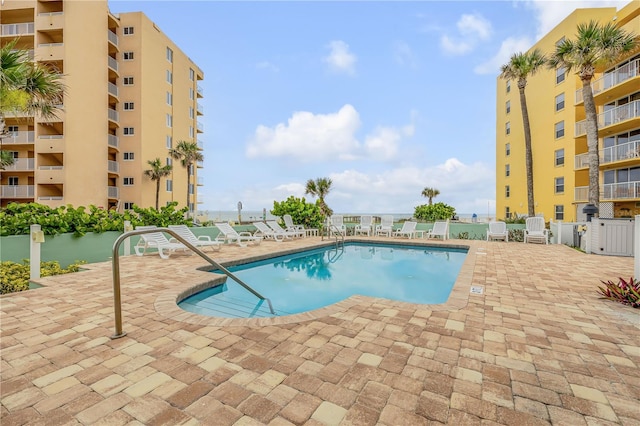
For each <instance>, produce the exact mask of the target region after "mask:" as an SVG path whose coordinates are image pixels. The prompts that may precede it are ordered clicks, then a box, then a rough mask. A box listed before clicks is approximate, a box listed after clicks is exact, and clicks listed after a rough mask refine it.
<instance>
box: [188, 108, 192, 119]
mask: <svg viewBox="0 0 640 426" xmlns="http://www.w3.org/2000/svg"><path fill="white" fill-rule="evenodd" d="M189 118H193V107H189Z"/></svg>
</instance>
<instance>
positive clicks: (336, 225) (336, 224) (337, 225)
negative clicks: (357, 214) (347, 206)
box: [329, 214, 347, 235]
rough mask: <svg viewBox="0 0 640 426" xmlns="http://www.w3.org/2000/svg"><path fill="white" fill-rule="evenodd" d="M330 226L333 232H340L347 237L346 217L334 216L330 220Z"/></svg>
mask: <svg viewBox="0 0 640 426" xmlns="http://www.w3.org/2000/svg"><path fill="white" fill-rule="evenodd" d="M329 226H330V227H331V229H330V231H331V232H339V233H340V234H342V235H347V227H346V226H345V225H344V217H343V216H342V215H341V214H334V215H333V216H331V217H330V218H329Z"/></svg>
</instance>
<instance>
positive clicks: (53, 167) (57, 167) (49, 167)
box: [38, 166, 64, 170]
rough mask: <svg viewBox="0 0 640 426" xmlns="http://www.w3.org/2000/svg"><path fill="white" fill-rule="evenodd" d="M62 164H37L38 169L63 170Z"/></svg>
mask: <svg viewBox="0 0 640 426" xmlns="http://www.w3.org/2000/svg"><path fill="white" fill-rule="evenodd" d="M63 169H64V166H38V170H63Z"/></svg>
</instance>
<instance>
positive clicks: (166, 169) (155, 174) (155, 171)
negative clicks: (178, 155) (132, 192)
mask: <svg viewBox="0 0 640 426" xmlns="http://www.w3.org/2000/svg"><path fill="white" fill-rule="evenodd" d="M147 164H149V165H150V166H151V168H150V169H148V170H145V171H144V175H145V176H147V177H148V178H149V179H151V180H155V181H156V210H158V201H159V199H160V179H162V178H163V177H167V176H169V175H170V174H171V169H172V167H171V165H169V164H167V165H166V166H163V165H162V162H161V161H160V159H159V158H156V159H155V160H149V161H147Z"/></svg>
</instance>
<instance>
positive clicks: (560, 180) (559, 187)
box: [555, 177, 564, 194]
mask: <svg viewBox="0 0 640 426" xmlns="http://www.w3.org/2000/svg"><path fill="white" fill-rule="evenodd" d="M555 181H556V184H555V185H556V188H555V192H556V194H562V193H564V177H557V178H556V179H555Z"/></svg>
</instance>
